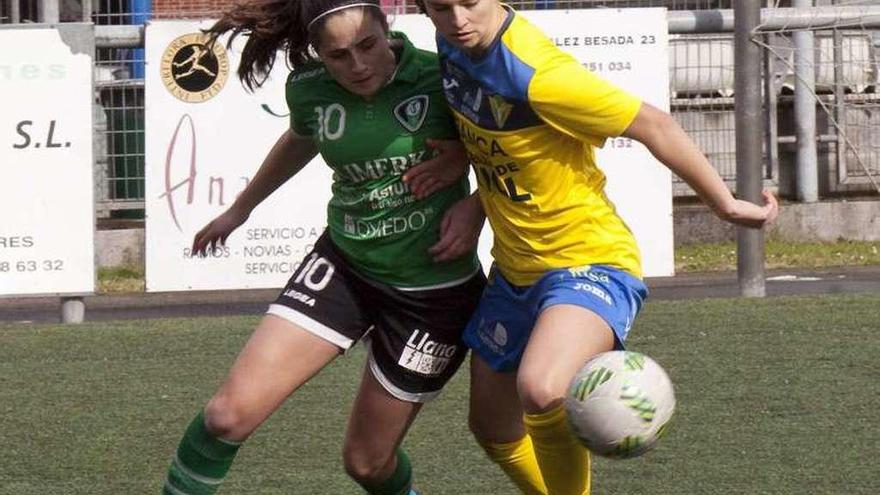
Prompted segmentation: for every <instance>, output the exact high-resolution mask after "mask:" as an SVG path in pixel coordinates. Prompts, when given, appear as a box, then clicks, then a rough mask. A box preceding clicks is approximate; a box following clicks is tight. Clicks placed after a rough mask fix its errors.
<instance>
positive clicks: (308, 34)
mask: <svg viewBox="0 0 880 495" xmlns="http://www.w3.org/2000/svg"><path fill="white" fill-rule="evenodd" d="M363 2H369V3H375V5H379V2H378V0H244V1H240V2H237V3H235V4H234V5H233V6H232V8H230V9H229V10H227V11H226V12H225V13H224V14H223V16H222V17H221V18H220V20H219V21H217V22H216V23H215V24H214V25H213V26H211V27H210V28H208V29H206V30H205V33H206V34H208V36H209V44H210V43H214V42H216V40H217V38H218V37H220V36H222V35H223V34H225V33H231V34H230V36H229V40H228V42H227V46H231V45H232V41H233V40H234V39H235V37H236V36H238V35H240V34H244V35H246V36H247V41H246V42H245V45H244V48H243V49H242V52H241V61H240V62H239V64H238V78H239V79H241V82H242V83H243V84H244V85H245V86H246V87H247V88H248V89H250V90H253V89H254V88H255V87H259V86H261V85H262V84H263V82H264V81H265V80H266V77H267V76H268V75H269V72H271V71H272V66H273V65H274V64H275V56H276V54H277V53H278V51H279V50H284V52H285V53H286V54H287V63H288V65H289V66H290V68H291V69H293V70H297V69H299V68H301V67H302V66H303V65H305V64H307V63H309V62H311V61H312V60H314V59H315V58H316V55H315V53H314V51H313V50H312V49H311V48H310V47H312V46H315V45H316V42H317V35H316V33H318V32H320V30H321V28H322V27H323V26H324V23H325V22H326V20H327V19H326V17H323V18H321V19H318V20H317V22H314V23H313V24H312V25H311V26H310V25H309V23H310V22H311V21H312V20H313V19H315V18H316V17H318V16H319V15H321V14H322V13H324V12H327V11H328V10H330V9H333V8H336V7H340V6H343V5H346V4H352V3H363ZM352 8H355V7H352ZM360 8H365V7H360ZM366 11H367V12H369V15H373V16H374V17H375V18H376V20H378V21H379V22H380V23H381V24H382V26H383V28H384V29H385V31H388V22H387V20H386V19H385V14H384V13H383V12H382V11H381V10H380V9H378V8H373V7H370V8H366Z"/></svg>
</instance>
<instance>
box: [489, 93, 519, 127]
mask: <svg viewBox="0 0 880 495" xmlns="http://www.w3.org/2000/svg"><path fill="white" fill-rule="evenodd" d="M487 99H488V100H489V107H490V108H491V109H492V118H494V119H495V123H496V124H498V128H499V129H501V128H503V127H504V123H505V122H507V117H510V111H511V110H513V105H512V104H510V103H507V101H505V99H504V98H503V97H501V95H492V96H490V97H489V98H487Z"/></svg>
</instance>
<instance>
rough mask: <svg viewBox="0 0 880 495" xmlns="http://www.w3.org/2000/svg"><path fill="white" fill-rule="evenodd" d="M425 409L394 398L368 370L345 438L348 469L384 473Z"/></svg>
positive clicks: (420, 405)
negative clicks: (416, 419)
mask: <svg viewBox="0 0 880 495" xmlns="http://www.w3.org/2000/svg"><path fill="white" fill-rule="evenodd" d="M421 408H422V403H420V402H410V401H405V400H401V399H398V398H397V397H394V396H393V395H391V394H390V393H389V392H388V391H387V390H386V389H385V387H383V386H382V384H380V383H379V381H378V380H376V377H375V376H373V373H372V372H371V371H370V369H369V366H367V367H365V368H364V374H363V377H362V378H361V384H360V388H359V390H358V394H357V397H355V400H354V405H353V407H352V410H351V415H350V416H349V419H348V429H347V431H346V435H345V448H344V450H343V455H344V457H345V463H346V467H347V469H348V470H349V471H350V472H352V473H353V474H355V475H356V476H357V475H359V476H360V477H369V476H370V474H371V473H375V472H377V471H380V470H382V469H383V468H384V467H385V466H386V465H387V463H388V462H389V461H390V460H391V458H392V456H393V454H394V451H395V449H396V448H397V446H398V445H400V442H401V441H402V440H403V437H404V436H405V435H406V432H407V430H409V427H410V425H411V424H412V422H413V420H414V419H415V417H416V415H417V414H418V412H419V411H420V410H421Z"/></svg>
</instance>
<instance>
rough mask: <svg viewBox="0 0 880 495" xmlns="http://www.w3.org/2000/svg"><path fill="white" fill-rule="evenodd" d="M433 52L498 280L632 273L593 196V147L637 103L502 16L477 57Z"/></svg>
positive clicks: (634, 266)
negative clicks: (588, 269)
mask: <svg viewBox="0 0 880 495" xmlns="http://www.w3.org/2000/svg"><path fill="white" fill-rule="evenodd" d="M437 47H438V52H439V54H440V63H441V70H442V74H443V89H444V93H445V96H446V99H447V101H448V102H449V104H450V106H451V107H452V109H453V112H454V114H455V117H456V122H457V124H458V127H459V134H460V135H461V139H462V140H463V141H464V143H465V145H466V147H467V149H468V153H469V154H470V156H471V161H472V162H473V164H474V169H475V172H476V175H477V181H478V183H479V190H480V198H481V201H482V202H483V207H484V209H485V210H486V215H487V217H488V218H489V222H490V223H491V225H492V229H493V230H494V232H495V244H494V246H493V247H492V255H493V257H494V258H495V262H496V264H497V265H498V268H499V269H500V270H501V273H502V274H503V275H504V277H505V278H507V280H509V281H510V282H511V283H513V284H516V285H531V284H532V283H534V282H535V281H536V280H538V279H539V278H540V277H541V275H542V274H544V273H545V272H547V271H548V270H552V269H557V268H565V267H575V266H581V265H587V264H604V265H611V266H614V267H617V268H620V269H622V270H625V271H627V272H629V273H631V274H633V275H635V276H637V277H641V261H640V256H639V250H638V247H637V246H636V242H635V239H634V238H633V235H632V233H631V232H630V230H629V228H628V227H627V226H626V224H625V223H624V222H623V220H621V218H620V217H619V216H618V215H617V213H616V212H615V208H614V205H613V204H612V203H611V202H610V201H609V200H608V198H607V197H606V196H605V193H604V187H605V175H604V174H603V173H602V171H601V170H599V168H598V167H597V166H596V161H595V156H594V149H593V147H594V146H601V145H602V144H603V143H604V142H605V140H606V139H607V138H608V137H613V136H619V135H620V134H621V133H623V131H625V130H626V128H627V127H629V125H630V124H631V123H632V121H633V119H634V118H635V116H636V114H637V113H638V111H639V109H640V108H641V101H640V100H639V99H637V98H635V97H634V96H632V95H630V94H628V93H626V92H624V91H623V90H621V89H619V88H618V87H616V86H614V85H612V84H610V83H608V82H606V81H604V80H603V79H601V78H599V77H598V76H596V75H594V74H592V73H591V72H590V71H588V70H587V69H586V68H584V67H583V66H582V65H581V64H580V63H579V62H578V61H577V60H576V59H575V58H574V57H572V56H571V55H569V54H567V53H565V52H563V51H562V50H560V49H559V48H558V47H556V45H555V44H554V43H553V42H552V41H551V40H550V39H548V38H547V37H546V36H545V35H544V34H543V33H542V32H541V31H539V30H538V29H537V28H536V27H534V26H533V25H532V24H530V23H529V22H528V21H527V20H525V19H524V18H523V17H522V16H520V15H518V14H517V13H516V12H514V11H513V10H512V9H510V10H509V11H508V17H507V20H506V22H505V24H504V26H503V27H502V30H501V32H500V34H499V36H498V38H497V39H496V40H495V42H494V43H493V45H492V46H491V47H490V49H489V50H488V52H487V53H486V54H485V55H484V56H482V57H481V58H479V59H472V58H470V57H469V56H468V55H467V54H466V53H464V52H463V51H461V50H460V49H458V48H456V47H455V46H453V45H451V44H450V43H448V42H447V41H446V40H444V39H443V38H442V36H438V39H437Z"/></svg>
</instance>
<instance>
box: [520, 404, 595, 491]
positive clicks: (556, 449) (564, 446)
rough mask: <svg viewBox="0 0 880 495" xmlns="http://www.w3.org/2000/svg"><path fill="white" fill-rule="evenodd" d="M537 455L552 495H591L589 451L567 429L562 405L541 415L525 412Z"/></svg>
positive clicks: (528, 429)
mask: <svg viewBox="0 0 880 495" xmlns="http://www.w3.org/2000/svg"><path fill="white" fill-rule="evenodd" d="M525 424H526V431H527V432H528V434H529V435H530V436H531V437H532V442H533V443H534V446H535V456H536V457H537V460H538V465H539V466H540V467H541V475H542V476H543V478H544V482H545V483H546V484H547V493H548V494H549V495H589V493H590V453H589V452H588V451H587V449H586V448H585V447H584V446H583V445H581V443H580V442H579V441H578V440H577V439H576V438H574V436H573V435H572V434H571V432H570V431H569V429H568V421H567V420H566V416H565V408H564V407H563V406H562V405H560V406H559V407H556V408H554V409H553V410H551V411H548V412H545V413H541V414H526V415H525Z"/></svg>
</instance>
